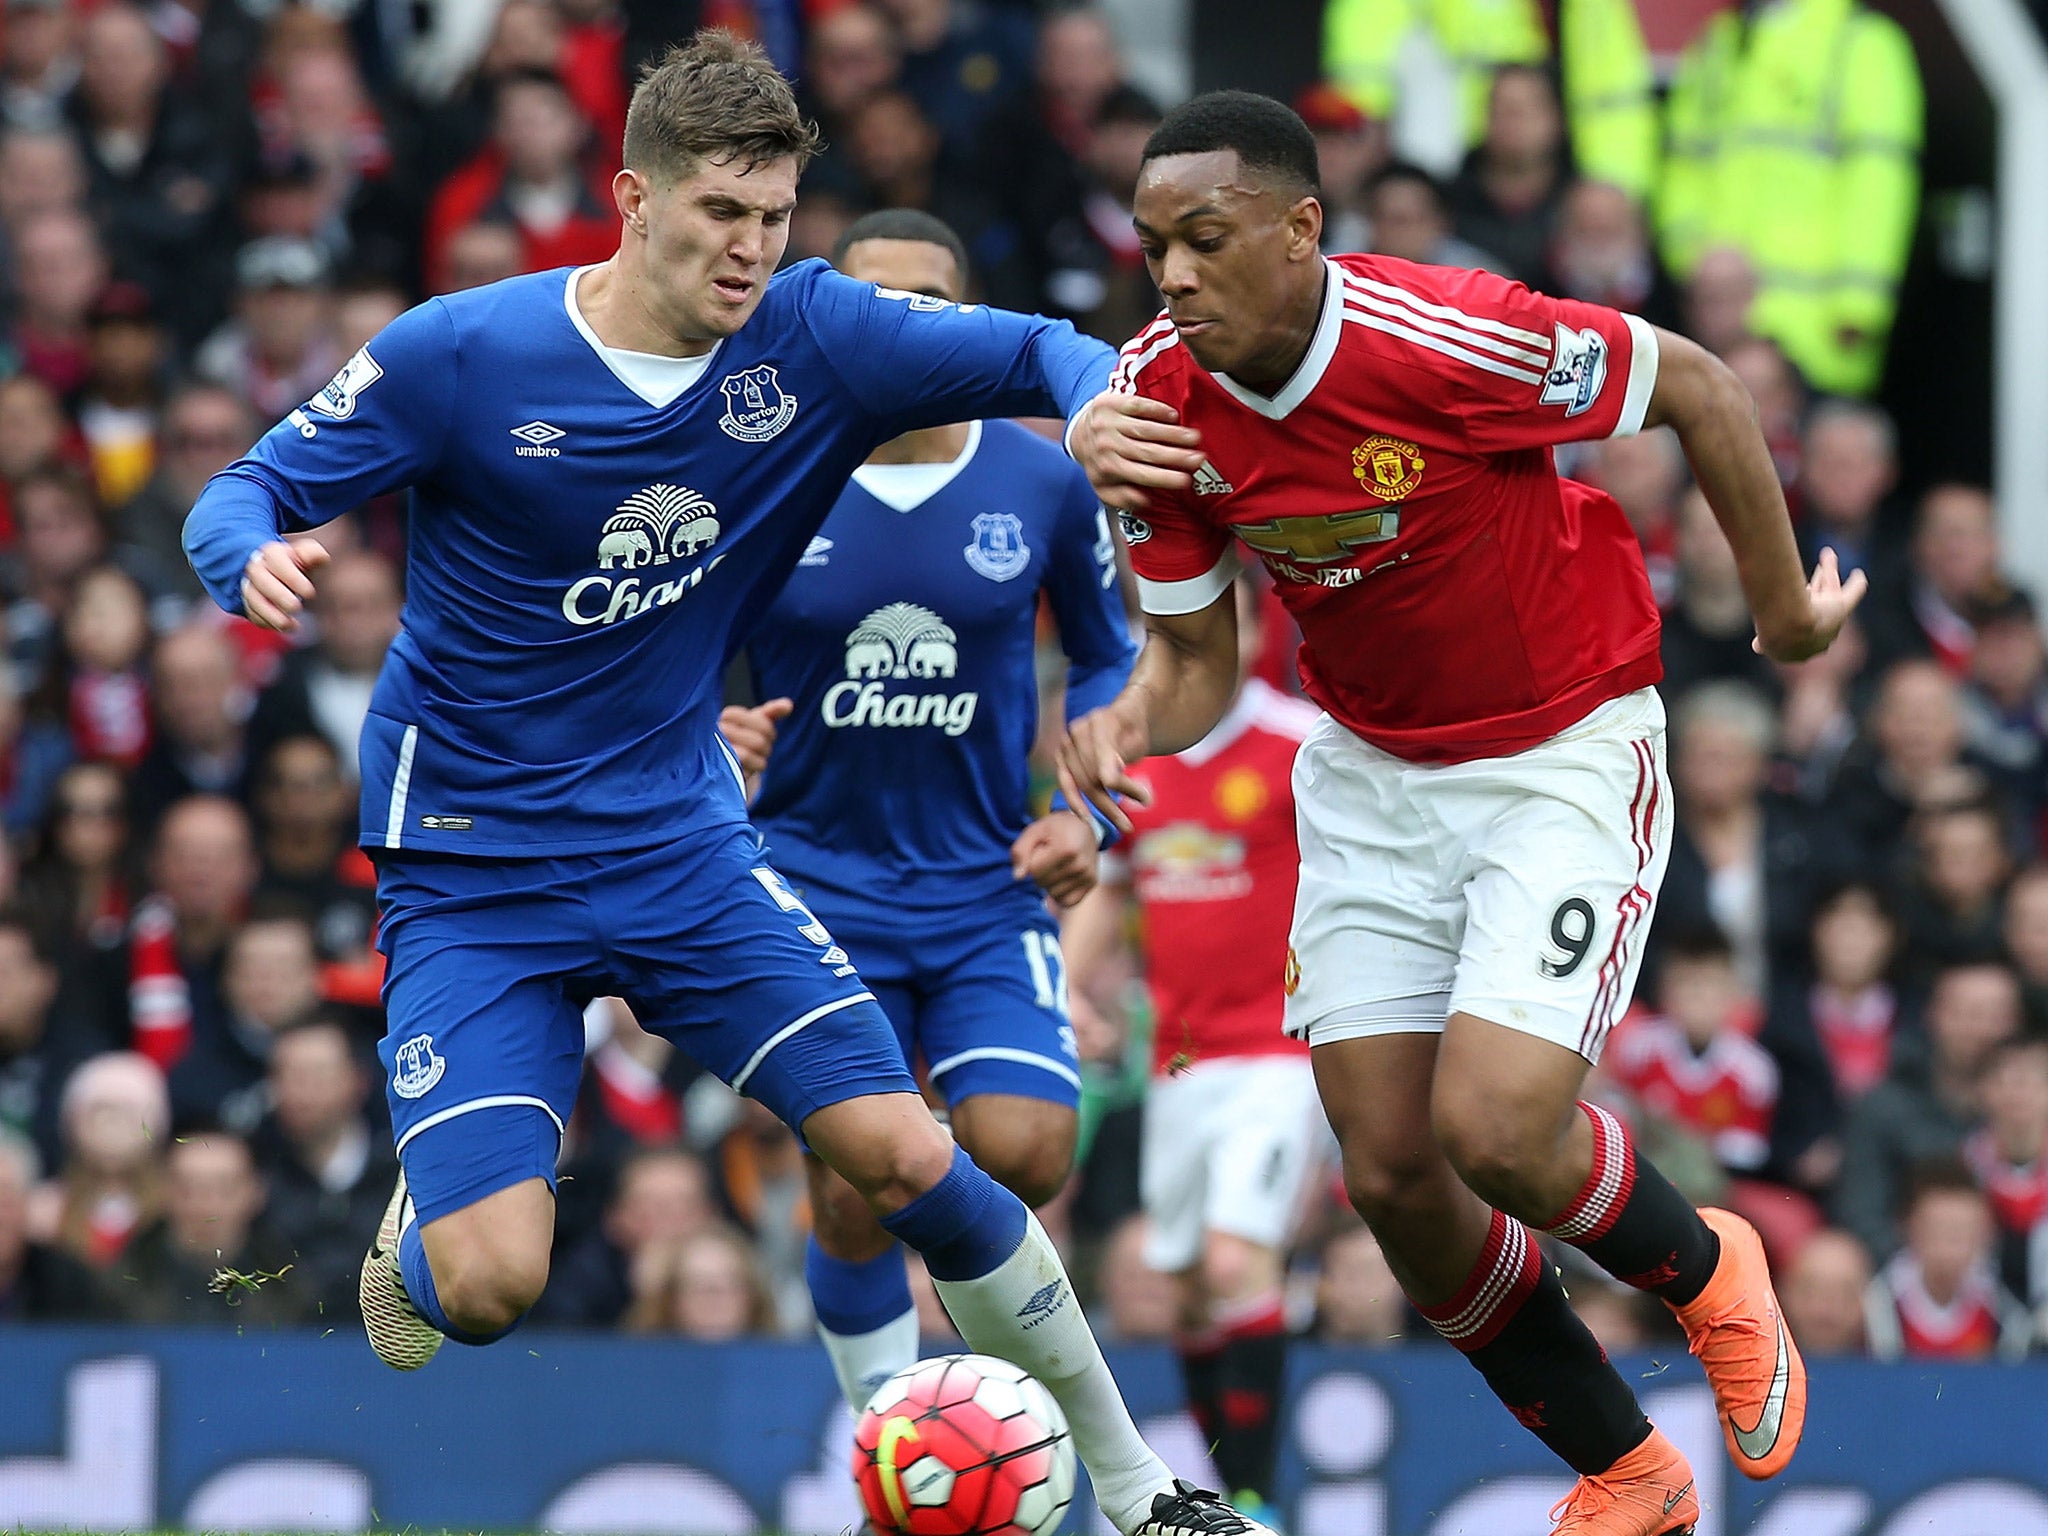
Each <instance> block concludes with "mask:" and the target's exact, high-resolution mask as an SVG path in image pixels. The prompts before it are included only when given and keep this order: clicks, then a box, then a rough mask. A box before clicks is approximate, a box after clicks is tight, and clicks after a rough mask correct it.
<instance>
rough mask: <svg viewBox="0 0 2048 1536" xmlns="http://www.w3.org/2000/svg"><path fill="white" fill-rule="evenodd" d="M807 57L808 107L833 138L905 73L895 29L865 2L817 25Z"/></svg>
mask: <svg viewBox="0 0 2048 1536" xmlns="http://www.w3.org/2000/svg"><path fill="white" fill-rule="evenodd" d="M804 57H805V67H804V73H803V81H802V87H803V92H804V102H805V106H806V108H807V109H808V110H809V111H810V112H811V114H812V115H813V116H815V117H816V118H817V119H818V122H819V126H820V127H822V128H823V129H824V130H825V133H826V136H827V138H828V139H829V138H831V137H833V136H834V135H835V134H836V133H837V132H838V131H839V130H840V129H842V128H843V127H844V126H845V125H846V123H847V122H848V121H849V120H850V119H851V117H852V116H853V114H854V113H855V112H856V111H858V110H859V109H860V107H861V106H862V105H864V104H865V103H866V102H867V101H868V100H869V98H871V97H873V96H876V95H878V94H880V93H881V92H882V91H885V90H889V89H891V88H892V87H894V86H895V85H896V84H897V82H898V80H899V79H900V78H901V75H902V71H903V54H902V49H901V46H900V44H899V43H898V40H897V35H896V29H895V28H894V27H892V26H891V25H890V23H889V18H888V17H887V16H886V15H884V14H883V13H882V11H881V10H879V9H878V8H877V7H875V6H873V5H869V4H867V3H865V0H850V3H848V4H846V5H840V6H835V7H833V8H832V9H831V10H829V11H827V12H826V13H825V14H824V15H822V16H820V17H819V18H818V19H817V20H816V21H815V22H813V23H812V25H811V28H810V31H809V35H808V39H807V42H806V49H805V55H804ZM826 154H827V155H830V154H831V150H830V149H829V148H828V149H827V150H826Z"/></svg>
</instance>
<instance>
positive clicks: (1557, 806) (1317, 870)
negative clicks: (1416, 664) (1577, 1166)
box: [1286, 688, 1671, 1061]
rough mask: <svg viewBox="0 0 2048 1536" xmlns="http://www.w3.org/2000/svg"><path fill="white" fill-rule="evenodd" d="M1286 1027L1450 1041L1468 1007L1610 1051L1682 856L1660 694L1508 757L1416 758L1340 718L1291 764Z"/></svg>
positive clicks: (1640, 695)
mask: <svg viewBox="0 0 2048 1536" xmlns="http://www.w3.org/2000/svg"><path fill="white" fill-rule="evenodd" d="M1294 803H1295V816H1296V822H1297V827H1298V831H1299V836H1300V841H1301V879H1300V884H1299V886H1298V887H1297V890H1296V894H1295V902H1294V929H1293V935H1292V939H1291V952H1290V955H1289V963H1288V983H1289V990H1288V997H1287V1014H1286V1017H1287V1032H1288V1033H1289V1034H1291V1035H1295V1036H1297V1037H1299V1038H1302V1039H1306V1040H1307V1041H1308V1042H1309V1043H1310V1044H1311V1045H1319V1044H1327V1043H1330V1042H1333V1041H1337V1040H1350V1039H1357V1038H1359V1037H1361V1036H1365V1035H1383V1034H1406V1033H1415V1032H1441V1031H1442V1029H1443V1027H1444V1022H1445V1020H1446V1019H1447V1018H1448V1017H1449V1016H1450V1015H1451V1014H1452V1013H1469V1014H1472V1015H1474V1016H1476V1017H1478V1018H1482V1019H1486V1020H1488V1021H1489V1022H1491V1023H1495V1024H1501V1025H1505V1026H1506V1027H1507V1028H1509V1029H1515V1030H1520V1031H1522V1032H1523V1033H1525V1034H1531V1035H1535V1036H1537V1037H1538V1038H1539V1039H1544V1040H1550V1041H1553V1042H1555V1043H1556V1044H1558V1045H1562V1046H1564V1047H1565V1048H1567V1049H1568V1050H1573V1051H1576V1052H1578V1053H1579V1054H1580V1055H1581V1056H1583V1057H1585V1058H1586V1059H1587V1060H1588V1061H1598V1060H1599V1059H1600V1051H1601V1047H1602V1046H1603V1045H1604V1044H1605V1043H1606V1039H1607V1034H1608V1031H1609V1030H1611V1029H1612V1028H1613V1027H1614V1024H1615V1021H1616V1020H1617V1019H1619V1018H1620V1017H1621V1014H1622V1011H1623V1009H1625V1008H1626V1007H1627V1006H1628V1001H1629V996H1630V994H1631V993H1632V992H1633V991H1634V989H1635V982H1636V973H1637V971H1638V970H1639V969H1640V968H1641V965H1642V955H1643V939H1644V937H1645V935H1646V934H1647V933H1648V932H1649V928H1650V919H1651V916H1652V914H1653V913H1654V911H1655V909H1656V903H1657V887H1658V885H1659V884H1660V883H1661V882H1662V880H1663V878H1664V866H1665V863H1666V860H1667V859H1668V857H1669V855H1670V851H1671V790H1670V781H1669V778H1668V777H1667V775H1666V773H1665V767H1664V705H1663V702H1662V701H1661V700H1660V699H1659V698H1658V696H1657V692H1656V690H1655V689H1654V688H1644V689H1641V690H1639V691H1637V692H1635V693H1631V694H1626V695H1624V696H1623V697H1621V698H1618V699H1612V700H1610V701H1608V702H1607V703H1605V704H1603V705H1601V706H1600V707H1599V708H1598V709H1596V710H1594V711H1593V712H1592V713H1591V714H1589V715H1587V716H1586V717H1585V718H1584V719H1583V720H1580V721H1579V722H1578V723H1577V724H1576V725H1573V726H1571V727H1569V728H1568V729H1566V730H1564V731H1562V732H1560V733H1559V734H1558V735H1556V736H1553V737H1552V738H1551V739H1550V740H1548V741H1546V742H1543V743H1541V744H1539V745H1537V746H1534V747H1530V748H1529V749H1527V750H1526V751H1522V752H1517V753H1515V754H1514V755H1512V756H1509V757H1492V758H1481V759H1478V760H1475V761H1472V762H1466V763H1446V764H1423V763H1411V762H1408V761H1406V760H1405V759H1403V758H1398V757H1394V756H1392V755H1391V754H1389V753H1386V752H1382V751H1380V750H1379V749H1378V748H1377V747H1374V746H1370V745H1368V744H1367V743H1366V742H1364V741H1361V740H1360V739H1359V738H1358V737H1356V736H1354V735H1353V734H1352V733H1351V732H1350V731H1348V730H1346V729H1345V728H1344V727H1343V726H1341V725H1339V724H1337V722H1336V721H1334V720H1332V719H1331V718H1330V717H1329V716H1328V715H1324V716H1323V718H1322V719H1321V720H1320V721H1319V722H1317V724H1316V725H1315V726H1314V727H1313V728H1312V729H1311V730H1310V732H1309V735H1308V737H1307V739H1306V740H1305V741H1303V742H1302V744H1301V751H1300V753H1299V755H1298V756H1296V758H1295V760H1294Z"/></svg>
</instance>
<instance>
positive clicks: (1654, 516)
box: [1575, 427, 1687, 608]
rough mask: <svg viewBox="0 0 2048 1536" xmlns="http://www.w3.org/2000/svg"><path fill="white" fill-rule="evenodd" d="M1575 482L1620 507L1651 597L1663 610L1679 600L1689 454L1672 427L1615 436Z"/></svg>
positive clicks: (1597, 451)
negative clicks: (1639, 549) (1638, 548)
mask: <svg viewBox="0 0 2048 1536" xmlns="http://www.w3.org/2000/svg"><path fill="white" fill-rule="evenodd" d="M1575 478H1578V479H1582V480H1585V481H1587V482H1589V483H1590V484H1593V485H1597V486H1599V487H1600V489H1601V490H1603V491H1605V492H1606V493H1607V494H1608V495H1610V496H1612V497H1613V498H1614V499H1615V501H1616V502H1618V503H1620V506H1621V510H1622V512H1623V514H1624V515H1625V516H1626V517H1627V518H1628V523H1629V526H1630V527H1631V528H1633V529H1634V530H1635V533H1636V538H1637V539H1638V540H1639V541H1640V542H1641V543H1642V546H1643V565H1644V567H1645V569H1647V570H1648V571H1649V573H1650V595H1651V596H1652V597H1654V598H1655V599H1656V600H1657V606H1658V607H1659V608H1668V607H1670V605H1671V603H1672V600H1673V599H1674V598H1676V597H1677V595H1678V499H1679V497H1680V496H1681V495H1682V494H1683V493H1684V490H1685V484H1686V478H1687V475H1686V466H1685V454H1684V452H1683V451H1682V450H1681V449H1680V448H1679V446H1678V435H1677V434H1676V433H1674V432H1673V431H1671V430H1670V428H1668V427H1659V428H1656V429H1655V430H1653V431H1649V432H1638V433H1637V434H1636V435H1635V436H1633V437H1610V438H1608V439H1607V440H1606V441H1605V442H1603V443H1600V444H1598V445H1597V446H1596V447H1594V449H1593V450H1592V452H1591V454H1590V455H1589V456H1588V457H1587V460H1586V462H1585V463H1584V464H1583V465H1582V466H1580V467H1579V468H1578V470H1577V473H1576V476H1575Z"/></svg>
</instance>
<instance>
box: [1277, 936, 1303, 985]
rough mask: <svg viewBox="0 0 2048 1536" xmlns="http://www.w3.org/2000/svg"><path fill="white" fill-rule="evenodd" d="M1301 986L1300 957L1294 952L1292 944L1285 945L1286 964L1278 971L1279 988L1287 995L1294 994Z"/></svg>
mask: <svg viewBox="0 0 2048 1536" xmlns="http://www.w3.org/2000/svg"><path fill="white" fill-rule="evenodd" d="M1300 987H1301V957H1300V956H1299V955H1297V954H1295V952H1294V946H1293V945H1292V944H1290V945H1288V946H1287V964H1286V966H1285V967H1284V968H1283V969H1282V970H1281V972H1280V990H1281V991H1282V992H1284V993H1286V994H1287V996H1289V997H1292V996H1294V994H1295V992H1296V991H1298V990H1299V989H1300Z"/></svg>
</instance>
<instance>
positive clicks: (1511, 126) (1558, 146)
mask: <svg viewBox="0 0 2048 1536" xmlns="http://www.w3.org/2000/svg"><path fill="white" fill-rule="evenodd" d="M1568 159H1569V155H1568V151H1567V149H1566V145H1565V124H1564V113H1563V111H1562V109H1561V108H1560V107H1559V106H1558V100H1557V87H1556V85H1555V84H1554V83H1553V82H1552V80H1551V77H1550V74H1549V72H1548V71H1546V70H1544V69H1542V68H1541V67H1538V66H1532V65H1526V64H1506V65H1503V66H1502V67H1501V68H1500V69H1498V70H1496V71H1495V72H1494V76H1493V84H1492V86H1491V88H1490V89H1489V91H1488V93H1487V98H1486V135H1485V137H1484V138H1483V139H1481V140H1480V142H1479V143H1478V145H1477V146H1476V147H1474V149H1473V150H1472V152H1471V153H1470V154H1469V155H1467V156H1466V157H1465V163H1464V165H1463V166H1461V167H1460V168H1459V171H1458V175H1457V179H1456V180H1454V181H1453V182H1452V183H1451V185H1450V189H1449V203H1450V212H1451V224H1452V227H1453V228H1454V229H1455V230H1456V231H1457V234H1458V238H1459V239H1461V240H1464V241H1468V242H1470V243H1471V244H1472V245H1475V246H1477V247H1478V248H1479V249H1480V250H1482V251H1491V252H1493V253H1494V255H1495V256H1497V257H1499V258H1500V261H1501V262H1502V263H1503V265H1501V266H1500V267H1498V268H1496V270H1498V271H1500V272H1502V273H1503V274H1504V275H1506V276H1508V277H1514V278H1519V279H1520V280H1521V281H1523V282H1525V283H1527V284H1528V285H1529V286H1530V287H1532V288H1540V289H1543V290H1544V291H1546V292H1552V293H1554V292H1557V291H1558V285H1557V281H1556V279H1555V277H1554V276H1553V274H1552V272H1551V267H1550V260H1549V257H1550V247H1551V241H1552V238H1553V236H1554V235H1555V233H1556V231H1557V223H1558V217H1559V214H1560V212H1561V210H1562V208H1563V205H1564V195H1565V190H1566V188H1567V186H1568V185H1569V184H1570V175H1569V166H1568Z"/></svg>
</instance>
